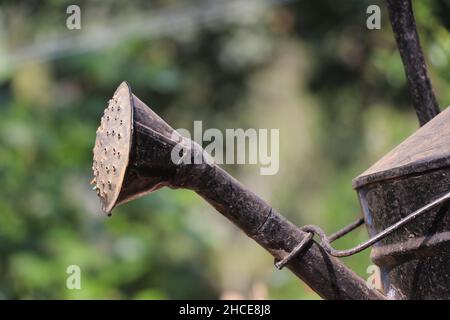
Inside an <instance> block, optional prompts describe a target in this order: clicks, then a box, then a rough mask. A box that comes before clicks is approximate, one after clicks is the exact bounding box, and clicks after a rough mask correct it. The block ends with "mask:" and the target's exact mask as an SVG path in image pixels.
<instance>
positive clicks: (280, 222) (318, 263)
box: [94, 84, 384, 299]
mask: <svg viewBox="0 0 450 320" xmlns="http://www.w3.org/2000/svg"><path fill="white" fill-rule="evenodd" d="M125 87H126V88H127V89H128V90H129V88H128V86H127V85H126V84H125ZM120 90H121V89H120V87H119V89H118V91H119V92H121V91H120ZM126 97H127V99H128V97H130V100H129V101H130V102H129V106H130V108H131V112H129V113H128V114H130V116H131V117H132V123H131V124H130V126H129V129H130V130H129V133H130V135H131V137H130V140H129V141H130V142H127V141H128V140H124V139H121V140H120V141H119V140H114V139H109V136H108V135H106V137H105V130H107V129H108V128H109V127H108V126H107V125H105V126H103V125H104V123H105V122H104V121H103V122H102V125H101V129H100V130H99V132H98V133H97V134H98V136H97V140H98V144H96V147H95V148H94V161H95V163H94V164H95V165H94V174H95V180H96V181H95V182H96V185H97V186H98V184H99V183H103V181H108V180H106V179H108V178H109V177H110V176H108V173H107V171H100V170H99V171H98V172H97V171H95V170H96V168H97V167H98V166H97V164H98V163H99V161H100V160H103V161H105V158H109V157H113V156H114V153H111V152H108V151H109V150H111V148H114V147H115V146H117V147H118V148H124V149H127V148H130V149H129V159H128V163H127V164H126V163H125V162H123V163H121V167H120V170H122V169H123V170H124V171H121V172H124V175H123V176H117V181H114V183H115V184H114V185H112V187H114V186H119V185H121V187H120V191H119V194H117V192H116V191H117V189H113V191H114V192H115V193H113V194H112V195H108V194H106V192H105V194H106V195H105V196H104V197H103V198H101V200H102V202H104V208H105V209H106V210H107V211H108V210H111V209H112V208H113V207H114V206H117V205H119V204H121V203H124V202H126V201H130V200H132V199H135V198H137V197H140V196H142V195H145V194H148V193H149V192H152V191H155V190H157V189H159V188H161V187H164V186H167V187H170V188H186V189H190V190H193V191H195V192H196V193H198V194H199V195H200V196H202V197H203V198H204V199H205V200H206V201H208V202H209V203H210V204H211V205H212V206H213V207H214V208H216V209H217V210H218V211H219V212H220V213H222V214H223V215H224V216H225V217H226V218H227V219H229V220H230V221H231V222H233V223H234V224H235V225H236V226H237V227H239V228H240V229H241V230H242V231H243V232H245V233H246V234H247V235H248V236H249V237H251V238H252V239H253V240H255V241H256V242H257V243H259V244H260V245H261V246H262V247H263V248H265V249H266V250H267V251H268V252H269V253H271V254H272V256H273V257H274V258H275V259H276V261H278V260H281V259H283V258H284V257H286V255H288V254H289V253H290V252H291V251H292V250H293V249H294V247H295V246H296V245H298V243H300V242H301V241H302V240H303V239H304V238H305V237H308V233H306V232H303V231H302V230H300V229H299V228H297V227H296V226H295V225H293V224H292V223H291V222H289V221H288V220H287V219H286V218H284V217H283V216H282V215H281V214H279V213H278V212H277V211H276V210H275V209H273V208H272V207H270V206H269V205H268V204H267V203H266V202H264V200H262V199H261V198H260V197H258V196H257V195H256V194H254V193H253V192H252V191H250V190H248V189H247V188H245V187H244V186H243V185H242V184H240V183H239V182H238V181H237V180H236V179H234V178H233V177H232V176H230V175H229V174H228V173H226V172H225V171H224V170H223V169H221V168H220V167H218V166H217V165H215V164H214V163H212V162H211V161H209V158H208V156H206V155H204V153H203V150H202V149H201V147H200V146H199V145H197V144H195V143H193V142H191V141H190V140H187V139H185V138H182V137H181V136H179V135H178V134H177V133H176V132H174V130H173V129H172V128H171V127H170V126H169V125H168V124H167V123H165V122H164V121H163V120H162V119H161V118H160V117H159V116H158V115H157V114H155V113H154V112H153V111H152V110H151V109H150V108H149V107H148V106H146V105H145V104H144V103H143V102H141V101H140V100H139V99H138V98H137V97H135V96H134V95H133V94H132V93H131V92H129V95H126ZM124 101H126V103H128V100H124V99H118V105H119V106H120V103H122V102H124ZM116 107H117V106H116ZM111 111H112V110H111ZM105 115H106V112H105ZM108 115H109V113H108ZM102 126H103V127H102ZM131 129H132V130H131ZM117 143H119V145H117ZM179 143H181V144H183V145H184V146H185V147H186V148H188V149H190V151H192V152H191V153H187V154H191V156H192V157H195V156H196V155H198V154H200V155H202V157H203V160H204V161H203V163H201V164H184V163H181V162H180V163H174V162H173V161H172V159H171V152H172V150H173V149H174V147H175V146H176V145H177V144H179ZM101 147H103V148H104V147H107V149H106V150H107V152H106V154H105V155H104V156H100V155H101V151H102V149H101ZM120 150H122V149H120ZM103 151H104V150H103ZM108 163H110V164H111V165H113V164H114V163H117V162H115V160H111V162H108ZM118 169H119V167H116V170H118ZM105 170H106V169H105ZM111 182H112V183H113V181H111ZM105 186H106V184H105ZM102 187H103V186H102ZM102 191H105V189H104V188H102V189H99V194H100V196H102ZM106 191H107V190H106ZM287 267H288V268H289V269H290V270H291V271H292V272H293V273H294V274H296V275H297V276H298V277H299V278H301V279H302V280H303V281H304V282H305V283H306V284H308V285H309V286H310V287H311V288H312V289H313V290H314V291H316V292H317V293H318V294H319V295H320V296H321V297H323V298H326V299H384V297H383V295H381V294H380V293H379V292H377V291H376V290H372V289H369V288H368V286H367V285H366V283H365V281H364V280H363V279H361V278H359V277H358V276H357V275H356V274H355V273H354V272H352V271H351V270H350V269H348V268H347V267H346V266H345V265H344V264H343V263H342V262H341V261H339V260H338V259H337V258H335V257H332V256H330V255H328V254H327V253H326V251H325V250H323V248H322V247H321V246H320V245H319V244H318V243H316V242H315V241H310V242H309V245H308V246H307V248H305V250H304V252H302V253H301V254H299V255H297V256H296V257H295V258H294V259H292V260H291V261H290V262H289V264H288V266H287Z"/></svg>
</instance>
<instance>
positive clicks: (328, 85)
mask: <svg viewBox="0 0 450 320" xmlns="http://www.w3.org/2000/svg"><path fill="white" fill-rule="evenodd" d="M413 3H414V6H415V14H416V19H417V22H418V26H419V32H420V36H421V41H422V46H423V49H424V52H425V55H426V59H427V63H428V65H429V70H430V77H431V79H432V82H433V85H434V88H435V91H436V95H437V97H438V101H439V105H440V106H441V108H444V107H445V106H446V105H448V104H450V90H448V88H449V84H450V72H448V71H449V63H450V60H449V53H450V34H449V27H450V20H449V19H448V17H449V16H450V2H449V1H448V0H433V1H430V0H420V1H419V0H416V1H414V2H413ZM69 4H74V2H72V1H60V0H46V1H2V3H1V5H0V23H1V26H0V298H3V299H12V298H21V299H30V298H36V299H47V298H63V299H72V298H86V299H122V298H129V299H141V298H143V299H158V298H162V299H166V298H167V299H171V298H177V299H180V298H230V297H231V298H239V297H243V298H271V299H317V298H318V296H317V295H316V294H315V293H314V292H313V291H312V290H311V289H309V288H308V287H307V286H306V285H304V284H303V283H301V282H300V281H299V280H298V279H297V278H295V277H294V276H293V275H292V274H290V272H289V271H287V270H283V271H276V270H275V268H274V267H273V261H272V258H271V257H270V255H269V254H267V253H266V252H265V251H264V250H263V249H261V248H260V247H258V246H257V245H256V244H255V243H254V242H253V241H251V240H250V239H248V238H247V237H246V236H245V235H244V234H243V233H242V232H240V231H239V230H237V228H235V227H234V226H233V225H232V224H231V223H229V222H228V221H227V220H225V219H224V218H223V217H222V216H220V215H219V214H217V213H216V212H215V211H214V210H213V209H212V208H211V207H210V206H208V205H207V204H206V203H204V202H203V201H202V200H201V199H200V198H199V197H198V196H196V195H195V194H194V193H192V192H189V191H173V190H161V191H158V192H156V193H154V194H151V195H149V196H146V197H144V198H141V199H139V200H136V201H133V202H131V203H128V204H126V205H123V206H120V207H118V208H117V209H116V210H115V211H114V214H113V216H112V217H111V218H108V217H106V216H105V215H104V214H102V212H101V210H100V204H99V201H98V199H97V198H96V194H95V192H94V191H92V189H91V186H90V185H89V181H90V180H91V159H92V147H93V143H94V139H95V131H96V128H97V126H98V124H99V119H100V116H101V115H102V113H103V109H104V108H105V106H106V103H107V101H108V99H109V98H110V97H111V95H112V93H113V92H114V90H115V88H116V87H117V85H118V84H119V83H120V82H121V81H123V80H127V81H128V82H129V83H130V84H131V86H132V88H133V91H134V92H135V94H136V95H137V96H138V97H140V98H141V100H143V101H145V102H147V103H148V104H149V105H150V106H151V107H152V108H154V110H155V111H156V112H157V113H159V114H161V115H162V116H163V118H165V119H166V120H167V121H168V122H169V123H170V124H171V125H172V126H173V127H174V128H188V129H191V128H192V127H193V121H194V120H202V121H203V127H204V128H219V129H225V128H240V127H241V128H279V129H280V170H279V173H278V174H277V175H274V176H261V175H259V166H256V165H245V166H244V165H239V166H238V165H235V166H230V165H229V166H226V169H227V170H228V171H230V172H231V173H232V174H233V175H235V176H236V177H237V178H238V179H239V180H240V181H242V182H243V183H244V184H245V185H247V186H248V187H249V188H250V189H252V190H254V191H255V192H256V193H258V194H259V195H261V196H262V197H263V198H264V199H266V200H267V201H268V202H269V203H270V204H272V205H273V206H274V207H275V208H277V209H278V210H279V211H280V212H282V213H283V214H284V215H286V216H287V217H289V219H291V220H292V221H294V222H295V223H297V224H299V225H303V224H318V225H320V226H321V227H323V228H324V229H325V231H326V232H327V233H331V232H333V231H335V230H337V229H339V228H340V227H342V226H344V225H346V224H347V223H349V222H351V221H353V220H354V219H355V218H356V217H358V216H359V215H360V210H359V204H358V200H357V196H356V193H355V192H354V191H353V190H352V188H351V179H352V178H354V177H355V176H357V175H358V174H359V173H361V172H362V171H364V170H365V169H366V168H367V167H369V166H370V165H371V164H372V163H373V162H375V161H376V160H377V159H379V158H380V157H381V156H382V155H384V154H385V153H386V152H387V151H389V150H390V149H391V148H392V147H394V146H395V145H396V144H398V143H399V142H400V141H402V140H403V139H404V138H406V137H407V136H409V135H410V134H411V133H412V132H414V130H416V129H417V127H418V122H417V120H416V118H415V114H414V112H413V110H412V107H411V104H410V99H409V96H408V90H407V86H406V82H405V76H404V73H403V68H402V65H401V61H400V57H399V55H398V52H397V50H396V46H395V41H394V38H393V34H392V31H391V28H390V25H389V21H388V15H387V11H386V6H385V3H384V2H383V1H381V0H379V1H376V0H370V1H365V0H341V1H333V0H315V1H309V0H308V1H307V0H297V1H296V0H292V1H284V2H282V3H280V2H276V1H272V2H267V1H262V0H257V1H250V0H243V1H226V0H215V1H201V2H200V1H191V0H173V1H163V0H161V1H126V2H125V1H118V0H116V1H94V0H88V1H80V2H78V3H76V4H78V5H79V6H80V8H81V17H82V18H81V23H82V25H81V26H82V28H81V30H68V29H67V28H66V18H67V17H68V15H67V14H66V8H67V6H68V5H69ZM370 4H378V5H379V6H380V7H381V8H382V15H381V21H382V28H381V30H373V31H370V30H368V29H367V28H366V18H367V14H366V8H367V7H368V5H370ZM366 238H367V234H366V231H365V230H364V228H361V229H360V230H358V231H356V232H353V233H352V234H351V235H349V236H348V237H346V238H344V239H342V240H339V242H337V243H336V246H337V247H339V248H347V247H350V246H353V245H355V244H357V243H358V242H360V241H363V240H365V239H366ZM344 261H345V263H347V264H348V265H349V266H350V267H351V268H353V269H354V270H355V271H356V272H357V273H358V274H359V275H361V276H362V277H364V278H367V277H368V274H367V273H366V270H367V268H368V267H369V265H370V264H371V262H370V259H369V250H366V251H365V252H363V253H361V254H358V255H356V256H354V257H350V258H346V259H344ZM69 265H78V266H80V268H81V272H82V278H81V287H82V288H81V290H68V289H67V288H66V279H67V276H68V275H67V274H66V269H67V267H68V266H69Z"/></svg>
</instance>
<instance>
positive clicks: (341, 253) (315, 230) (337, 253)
mask: <svg viewBox="0 0 450 320" xmlns="http://www.w3.org/2000/svg"><path fill="white" fill-rule="evenodd" d="M449 199H450V192H447V193H446V194H444V195H443V196H441V197H439V198H437V199H436V200H434V201H432V202H430V203H428V204H426V205H425V206H423V207H421V208H420V209H418V210H416V211H414V212H412V213H410V214H409V215H407V216H406V217H404V218H403V219H401V220H399V221H398V222H396V223H394V224H393V225H392V226H390V227H388V228H386V229H385V230H383V231H381V232H380V233H379V234H377V235H376V236H374V237H372V238H370V239H369V240H367V241H365V242H363V243H361V244H359V245H357V246H356V247H354V248H351V249H347V250H336V249H334V248H333V247H332V246H331V243H332V242H333V241H335V240H337V239H339V238H341V237H342V236H344V235H346V234H347V233H349V232H350V231H352V230H354V229H356V228H357V227H359V226H360V225H362V224H363V223H364V218H359V219H358V220H356V221H355V222H353V223H351V224H350V225H348V226H346V227H345V228H343V229H341V230H339V231H338V232H336V233H334V234H332V235H331V236H329V237H328V236H327V235H326V234H325V232H324V231H323V230H322V229H321V228H320V227H318V226H315V225H307V226H304V227H301V228H300V229H301V230H302V231H304V232H309V233H310V234H311V236H310V237H307V238H305V239H303V241H302V242H301V243H299V244H298V246H296V247H295V248H294V250H292V251H291V253H290V254H288V255H287V256H286V257H285V258H284V259H282V260H280V261H278V262H276V263H275V266H276V267H277V268H278V269H282V268H283V267H284V266H285V265H286V264H287V263H289V261H290V260H291V259H292V258H293V257H295V256H296V255H297V254H298V253H300V251H301V250H302V249H303V248H304V247H305V245H306V244H307V243H308V242H309V240H311V239H312V238H313V236H314V234H317V235H318V236H319V238H320V240H321V243H320V244H321V246H322V247H323V248H324V250H325V251H326V252H327V253H328V254H330V255H332V256H334V257H348V256H351V255H354V254H356V253H358V252H361V251H363V250H365V249H367V248H368V247H370V246H372V245H373V244H374V243H376V242H378V241H380V240H381V239H383V238H385V237H386V236H388V235H389V234H391V233H392V232H394V231H395V230H397V229H399V228H400V227H402V226H404V225H405V224H407V223H409V222H411V221H412V220H414V219H416V218H417V217H419V216H420V215H421V214H423V213H424V212H426V211H428V210H429V209H432V208H434V207H436V206H437V205H439V204H441V203H443V202H445V201H447V200H449Z"/></svg>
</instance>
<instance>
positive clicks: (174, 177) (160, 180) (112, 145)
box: [92, 82, 201, 214]
mask: <svg viewBox="0 0 450 320" xmlns="http://www.w3.org/2000/svg"><path fill="white" fill-rule="evenodd" d="M180 146H184V148H182V149H183V150H187V149H189V148H190V149H195V150H197V152H198V150H201V148H200V147H199V146H198V145H196V144H195V143H193V142H192V141H191V140H189V139H185V138H183V137H182V136H180V135H179V134H178V133H177V132H176V131H175V130H174V129H172V128H171V127H170V126H169V125H168V124H167V123H166V122H164V120H162V119H161V118H160V117H159V116H158V115H157V114H156V113H154V112H153V111H152V110H151V109H150V108H149V107H147V106H146V105H145V104H144V103H143V102H142V101H140V100H139V99H138V98H137V97H136V96H135V95H134V94H133V93H132V92H131V89H130V86H129V85H128V84H127V83H126V82H122V83H121V84H120V86H119V87H118V88H117V90H116V92H115V93H114V95H113V97H112V99H111V100H109V102H108V107H107V108H106V109H105V111H104V115H103V116H102V119H101V123H100V126H99V128H98V129H97V137H96V140H95V146H94V150H93V153H94V160H93V165H92V170H93V173H94V179H93V180H92V183H93V184H94V189H95V190H96V191H97V194H98V196H99V197H100V200H101V203H102V207H103V210H104V211H105V212H107V213H108V214H109V213H110V212H111V210H112V209H113V208H114V207H115V206H117V205H119V204H122V203H124V202H127V201H130V200H133V199H135V198H137V197H140V196H143V195H145V194H147V193H150V192H152V191H155V190H157V189H159V188H161V187H164V186H169V187H179V186H181V185H182V184H183V182H182V180H183V178H182V177H181V176H180V173H181V172H184V171H183V170H182V169H183V167H185V166H184V165H182V164H180V163H177V162H176V161H173V157H172V152H173V150H178V151H179V152H180V153H182V152H183V150H182V149H180ZM178 151H177V152H178ZM178 178H179V179H178Z"/></svg>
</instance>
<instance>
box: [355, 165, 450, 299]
mask: <svg viewBox="0 0 450 320" xmlns="http://www.w3.org/2000/svg"><path fill="white" fill-rule="evenodd" d="M449 185H450V168H448V167H447V168H442V169H438V170H432V171H430V172H423V173H417V174H410V175H407V176H404V177H400V178H396V179H391V180H385V181H382V182H380V183H377V184H369V185H366V186H364V187H362V188H360V189H358V193H359V196H360V203H361V207H362V209H363V213H364V215H365V218H366V225H367V227H368V230H369V234H370V235H371V236H373V235H375V234H377V233H379V232H380V231H381V230H384V229H385V228H387V227H389V226H391V225H392V224H394V223H396V222H397V221H399V220H401V219H402V218H404V217H405V216H407V215H408V213H409V212H410V211H413V210H417V209H418V208H420V207H422V206H423V205H424V204H426V203H428V202H429V201H430V200H431V199H435V198H436V197H439V196H440V195H442V194H443V193H446V192H448V186H449ZM449 231H450V204H449V203H448V202H447V203H444V204H442V205H440V206H437V207H435V208H433V209H431V210H430V211H429V212H428V213H427V214H426V215H424V216H422V217H420V218H418V219H416V220H414V222H412V223H410V224H408V225H405V226H404V227H402V228H400V229H399V230H397V231H396V232H394V233H392V234H390V235H389V236H388V237H386V238H384V239H382V240H381V241H380V242H379V243H378V244H376V245H375V248H374V249H373V251H372V260H373V261H374V262H375V263H376V264H377V265H379V266H380V268H381V274H382V282H383V287H384V290H385V292H386V294H387V296H389V297H390V298H395V299H450V269H449V266H450V264H449V263H450V254H449V252H450V250H449V247H448V244H449V241H448V232H449Z"/></svg>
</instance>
